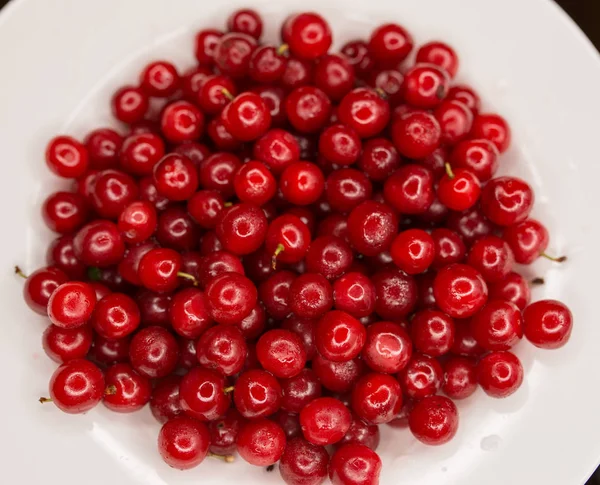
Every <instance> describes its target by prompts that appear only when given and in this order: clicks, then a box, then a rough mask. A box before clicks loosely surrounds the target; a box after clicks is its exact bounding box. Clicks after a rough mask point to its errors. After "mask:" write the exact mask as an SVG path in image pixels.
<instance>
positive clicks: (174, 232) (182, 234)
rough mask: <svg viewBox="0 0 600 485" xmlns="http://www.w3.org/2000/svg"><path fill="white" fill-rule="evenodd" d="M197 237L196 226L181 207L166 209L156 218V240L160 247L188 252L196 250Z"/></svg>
mask: <svg viewBox="0 0 600 485" xmlns="http://www.w3.org/2000/svg"><path fill="white" fill-rule="evenodd" d="M199 236H200V231H199V229H198V226H196V224H194V221H193V219H192V218H191V217H190V215H189V214H188V213H187V211H186V210H185V209H184V208H183V207H181V206H178V205H172V206H171V207H167V208H166V209H165V210H164V211H162V212H161V213H160V215H159V216H158V223H157V227H156V239H157V240H158V242H159V243H160V244H161V245H162V246H166V247H169V248H171V249H175V250H178V251H189V250H191V249H195V248H196V246H197V245H198V240H199Z"/></svg>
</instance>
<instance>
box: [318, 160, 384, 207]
mask: <svg viewBox="0 0 600 485" xmlns="http://www.w3.org/2000/svg"><path fill="white" fill-rule="evenodd" d="M325 190H326V192H325V197H326V200H327V202H329V205H330V206H331V208H332V209H333V210H334V211H337V212H341V213H348V212H350V211H351V210H352V209H354V208H355V207H356V206H357V205H359V204H360V203H362V202H364V201H366V200H368V199H370V198H371V195H372V192H373V187H372V185H371V182H370V181H369V179H368V177H367V176H366V175H365V174H364V173H362V172H360V171H359V170H355V169H352V168H343V169H339V170H335V171H334V172H332V173H331V174H329V176H328V177H327V185H326V189H325Z"/></svg>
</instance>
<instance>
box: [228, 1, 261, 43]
mask: <svg viewBox="0 0 600 485" xmlns="http://www.w3.org/2000/svg"><path fill="white" fill-rule="evenodd" d="M227 29H228V30H229V31H230V32H241V33H242V34H248V35H250V36H252V37H254V38H255V39H260V35H261V33H262V29H263V21H262V18H261V17H260V14H259V13H258V12H256V11H255V10H252V9H249V8H242V9H240V10H236V11H235V12H233V13H232V14H231V15H230V16H229V17H228V19H227Z"/></svg>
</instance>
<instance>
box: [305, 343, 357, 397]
mask: <svg viewBox="0 0 600 485" xmlns="http://www.w3.org/2000/svg"><path fill="white" fill-rule="evenodd" d="M312 369H313V370H314V371H315V374H317V376H318V377H319V380H320V381H321V384H322V385H323V387H325V388H326V389H329V390H330V391H333V392H341V393H343V392H348V391H350V389H352V386H353V385H354V383H355V382H356V381H357V380H358V378H359V377H360V376H361V375H362V374H363V373H364V371H365V366H364V363H363V361H362V360H360V359H358V358H357V359H352V360H348V361H346V362H333V361H332V360H328V359H325V358H324V357H321V355H320V354H318V353H317V354H316V355H315V357H314V358H313V360H312Z"/></svg>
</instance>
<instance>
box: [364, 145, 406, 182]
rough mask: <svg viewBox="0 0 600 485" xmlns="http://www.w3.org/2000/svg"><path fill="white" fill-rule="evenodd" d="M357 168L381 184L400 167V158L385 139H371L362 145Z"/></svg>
mask: <svg viewBox="0 0 600 485" xmlns="http://www.w3.org/2000/svg"><path fill="white" fill-rule="evenodd" d="M357 166H358V168H360V169H361V170H362V171H363V172H364V173H365V174H366V175H368V177H369V178H370V179H371V180H373V181H376V182H383V181H384V180H385V179H386V178H387V177H389V176H390V175H391V174H392V173H393V172H394V171H395V170H396V169H397V168H398V167H399V166H400V156H399V155H398V151H397V150H396V147H395V146H394V145H393V144H392V142H390V141H389V140H388V139H387V138H372V139H370V140H367V141H366V142H365V143H364V144H363V150H362V154H361V156H360V158H359V159H358V162H357Z"/></svg>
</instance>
